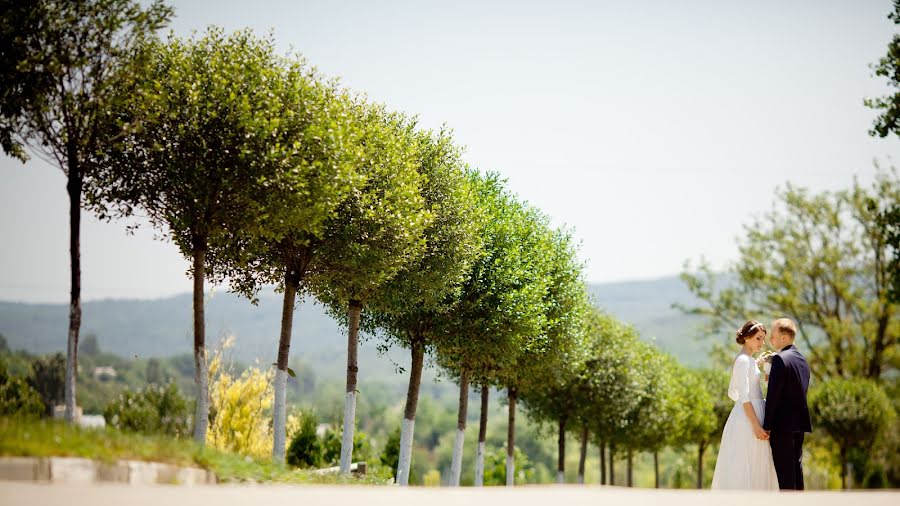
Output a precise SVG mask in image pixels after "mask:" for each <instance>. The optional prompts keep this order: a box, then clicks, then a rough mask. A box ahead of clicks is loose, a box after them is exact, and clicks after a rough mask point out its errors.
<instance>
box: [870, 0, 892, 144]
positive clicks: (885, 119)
mask: <svg viewBox="0 0 900 506" xmlns="http://www.w3.org/2000/svg"><path fill="white" fill-rule="evenodd" d="M888 19H890V20H891V21H893V22H894V24H895V25H900V0H894V11H893V12H891V13H890V14H889V15H888ZM873 69H874V70H875V75H876V76H879V77H883V78H885V79H887V81H888V85H889V86H890V87H891V88H893V93H892V94H890V95H887V96H884V97H878V98H874V99H873V98H869V99H865V100H864V103H865V104H866V106H867V107H870V108H872V109H875V110H876V111H881V114H880V115H879V116H878V117H877V118H876V119H875V124H874V125H873V127H872V130H871V131H870V132H869V133H870V134H871V135H877V136H879V137H887V136H888V135H889V134H891V133H893V134H895V135H898V136H900V34H894V38H893V39H891V42H889V43H888V50H887V54H885V55H884V56H883V57H882V58H881V59H880V60H879V61H878V64H877V65H873Z"/></svg>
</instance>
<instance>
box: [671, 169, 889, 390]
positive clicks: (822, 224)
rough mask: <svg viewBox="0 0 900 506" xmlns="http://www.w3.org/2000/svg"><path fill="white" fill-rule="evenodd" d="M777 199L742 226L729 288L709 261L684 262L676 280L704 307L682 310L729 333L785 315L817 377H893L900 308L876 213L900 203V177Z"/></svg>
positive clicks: (797, 191)
mask: <svg viewBox="0 0 900 506" xmlns="http://www.w3.org/2000/svg"><path fill="white" fill-rule="evenodd" d="M777 199H778V200H777V205H776V206H775V208H774V209H773V210H772V211H771V212H770V213H768V214H767V215H766V216H765V217H763V218H760V219H757V220H755V221H754V222H753V223H752V224H750V225H748V226H747V227H745V234H744V236H743V237H742V238H741V239H740V240H739V244H740V258H739V260H738V261H737V262H736V263H735V264H734V265H733V266H732V267H731V268H730V272H729V273H728V274H727V278H726V279H727V280H728V283H726V284H724V285H717V281H720V280H719V279H718V276H717V275H716V274H714V273H713V272H712V270H711V268H710V267H709V266H708V265H707V264H705V263H701V265H700V266H699V271H697V272H692V269H691V267H690V265H688V267H687V271H686V272H685V273H684V274H683V275H682V279H684V281H685V282H686V283H687V285H688V288H689V289H690V290H691V292H693V293H694V295H695V296H697V298H698V299H700V300H701V301H703V304H704V305H703V306H702V307H698V308H692V309H689V310H688V311H689V312H691V313H694V314H700V315H703V316H706V317H707V318H708V321H709V323H710V329H709V330H710V331H711V332H714V333H715V332H721V333H723V334H727V335H729V336H730V335H732V334H733V329H735V328H738V327H739V326H740V325H741V323H742V322H743V321H745V320H746V317H747V315H753V314H764V315H765V314H767V315H772V316H781V315H788V316H790V317H792V318H794V319H795V320H796V321H797V322H798V323H799V333H798V336H797V341H798V344H799V345H800V346H801V348H802V349H804V350H808V358H809V361H810V369H811V372H812V374H813V375H814V376H815V377H816V378H832V377H834V378H839V377H857V376H859V377H866V378H871V379H876V380H877V379H879V378H883V377H886V376H890V375H891V374H893V372H895V371H896V370H897V369H898V366H900V349H898V340H897V336H898V335H900V318H898V314H900V306H898V305H897V304H894V303H892V302H891V301H890V299H889V296H888V295H889V290H890V280H891V271H890V269H891V266H890V262H889V261H888V259H889V253H890V251H889V246H888V241H887V237H886V235H887V234H886V230H885V228H884V227H883V226H879V216H881V215H882V214H883V212H884V211H885V210H886V209H890V208H892V207H894V206H897V205H900V204H898V203H900V179H898V174H897V171H896V170H895V169H891V170H889V171H879V172H878V174H877V175H876V178H875V182H874V183H873V185H872V187H871V188H863V187H861V186H859V184H858V183H857V184H854V186H853V188H852V189H850V190H846V191H838V192H823V193H820V194H811V193H810V192H808V191H807V190H805V189H802V188H797V187H794V186H793V185H788V186H787V188H786V189H784V190H781V191H779V192H778V193H777ZM726 331H727V332H726ZM727 342H728V343H732V342H733V341H732V338H731V337H729V338H728V341H727ZM804 352H806V351H804Z"/></svg>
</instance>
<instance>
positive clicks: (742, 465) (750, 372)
mask: <svg viewBox="0 0 900 506" xmlns="http://www.w3.org/2000/svg"><path fill="white" fill-rule="evenodd" d="M765 338H766V328H765V327H764V326H763V324H761V323H759V322H758V321H756V320H750V321H748V322H747V323H745V324H744V326H743V327H741V328H740V330H738V331H737V343H738V344H740V345H742V346H743V347H742V349H741V353H740V354H739V355H738V356H737V358H736V359H735V360H734V366H733V367H732V369H731V381H730V382H729V384H728V397H730V398H731V399H732V400H734V401H736V402H735V404H734V408H733V409H732V410H731V414H730V415H728V421H727V422H725V430H724V431H722V444H721V445H719V457H718V458H717V459H716V470H715V472H714V473H713V481H712V488H713V490H716V489H746V490H778V476H777V475H776V474H775V465H774V464H773V462H772V448H771V447H770V446H769V434H768V433H766V431H764V430H763V428H762V424H763V415H764V413H765V411H766V408H765V403H766V401H765V399H764V398H763V395H762V388H761V387H760V384H759V377H760V374H759V368H758V367H757V365H756V361H754V360H753V357H752V355H753V354H754V353H756V352H758V351H759V350H760V349H761V348H762V347H763V344H764V343H765Z"/></svg>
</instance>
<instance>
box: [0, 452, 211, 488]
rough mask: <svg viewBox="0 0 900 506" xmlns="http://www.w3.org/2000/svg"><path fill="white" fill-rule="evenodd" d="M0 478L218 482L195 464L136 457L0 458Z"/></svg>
mask: <svg viewBox="0 0 900 506" xmlns="http://www.w3.org/2000/svg"><path fill="white" fill-rule="evenodd" d="M0 480H10V481H41V482H50V483H73V484H85V483H128V484H131V485H151V484H158V483H164V484H178V485H205V484H215V483H216V482H217V479H216V475H215V473H213V472H212V471H207V470H205V469H200V468H198V467H178V466H173V465H170V464H161V463H159V462H142V461H138V460H120V461H118V462H116V463H113V464H110V463H105V462H98V461H94V460H90V459H81V458H72V457H0Z"/></svg>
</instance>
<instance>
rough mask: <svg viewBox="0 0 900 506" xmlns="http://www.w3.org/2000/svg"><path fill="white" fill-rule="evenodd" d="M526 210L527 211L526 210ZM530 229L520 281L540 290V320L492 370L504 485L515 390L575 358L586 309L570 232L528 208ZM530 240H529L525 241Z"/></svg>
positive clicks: (527, 388)
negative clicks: (497, 388) (511, 357)
mask: <svg viewBox="0 0 900 506" xmlns="http://www.w3.org/2000/svg"><path fill="white" fill-rule="evenodd" d="M526 210H527V211H528V209H526ZM531 213H532V214H530V216H529V219H530V220H531V221H532V223H533V224H532V229H531V230H529V231H528V233H529V235H527V236H526V237H527V239H523V240H522V244H523V246H524V248H525V250H526V251H530V253H529V254H528V260H529V262H530V264H531V265H529V266H528V269H529V271H530V272H531V273H532V276H533V277H530V278H525V279H524V280H523V281H524V282H525V283H528V284H531V285H533V288H532V289H534V290H541V291H542V292H543V294H542V296H541V303H540V307H541V308H542V311H543V315H542V316H543V318H541V319H540V323H541V327H540V329H539V331H538V332H537V333H527V334H524V335H525V347H524V348H523V350H522V353H521V354H520V355H519V356H518V357H517V358H516V360H515V362H514V363H512V364H511V365H510V366H508V367H505V368H503V369H500V370H499V371H498V372H497V374H496V379H495V381H496V384H497V385H501V386H505V387H506V390H507V401H508V407H509V425H508V429H507V457H508V461H507V467H508V469H509V473H507V486H512V485H513V472H512V470H513V469H514V468H515V465H514V464H515V462H514V458H515V453H514V452H515V415H516V403H517V401H518V397H519V395H520V394H523V395H527V394H528V392H531V391H533V390H535V389H538V388H542V387H543V386H544V385H546V384H547V383H548V382H550V381H553V379H552V378H553V377H554V376H555V375H556V374H557V373H558V370H559V369H560V368H562V367H565V364H566V363H568V362H570V361H577V357H578V356H579V353H580V352H581V351H582V348H581V346H580V345H581V343H582V335H583V334H582V330H583V329H584V327H583V326H582V324H583V321H584V314H585V312H586V310H587V307H588V303H587V292H586V290H585V286H584V280H583V279H582V264H581V262H580V261H579V260H578V259H577V248H576V245H575V244H574V241H573V238H572V234H571V232H570V231H568V230H566V229H558V230H551V229H550V228H549V227H548V226H547V221H546V217H545V216H544V215H543V214H541V213H539V212H537V211H531ZM526 241H530V242H526Z"/></svg>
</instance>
